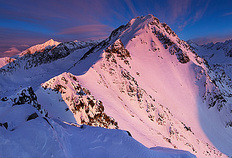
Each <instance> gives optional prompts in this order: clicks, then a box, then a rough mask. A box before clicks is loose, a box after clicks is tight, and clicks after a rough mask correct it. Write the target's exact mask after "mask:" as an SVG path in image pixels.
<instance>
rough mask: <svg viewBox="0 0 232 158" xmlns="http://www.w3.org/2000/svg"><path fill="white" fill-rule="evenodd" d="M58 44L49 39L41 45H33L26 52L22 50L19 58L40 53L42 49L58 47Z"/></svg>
mask: <svg viewBox="0 0 232 158" xmlns="http://www.w3.org/2000/svg"><path fill="white" fill-rule="evenodd" d="M59 44H60V42H57V41H54V40H53V39H50V40H48V41H46V42H45V43H42V44H37V45H34V46H32V47H30V48H28V49H26V50H24V51H23V52H22V53H20V54H19V57H22V56H24V55H25V54H34V53H35V52H37V51H42V50H43V49H46V48H47V47H53V46H57V45H59Z"/></svg>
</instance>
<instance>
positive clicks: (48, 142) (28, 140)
mask: <svg viewBox="0 0 232 158" xmlns="http://www.w3.org/2000/svg"><path fill="white" fill-rule="evenodd" d="M0 104H1V111H0V115H1V118H0V122H1V123H0V140H1V144H0V156H1V157H194V155H192V154H190V153H189V152H186V151H179V150H173V151H172V152H169V151H168V149H165V150H159V149H153V150H151V149H148V148H147V147H145V146H143V145H142V144H140V143H139V142H137V141H136V140H134V139H133V138H132V137H130V136H129V135H128V133H127V132H126V131H122V130H110V129H104V128H97V127H90V126H86V125H84V126H83V125H82V126H78V125H76V124H72V125H70V124H65V123H63V122H61V121H59V120H57V119H51V118H49V117H47V112H46V111H45V110H44V109H43V106H42V105H40V104H39V103H38V102H37V97H36V95H35V93H34V92H33V90H32V88H31V87H29V88H26V89H23V90H22V91H20V92H18V93H17V95H14V96H11V97H9V98H5V100H4V101H0ZM3 109H4V110H3Z"/></svg>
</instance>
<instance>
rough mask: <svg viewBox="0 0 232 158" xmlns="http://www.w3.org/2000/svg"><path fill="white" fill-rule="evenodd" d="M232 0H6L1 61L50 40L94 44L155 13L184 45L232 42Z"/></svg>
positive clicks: (1, 9) (0, 21) (0, 18)
mask: <svg viewBox="0 0 232 158" xmlns="http://www.w3.org/2000/svg"><path fill="white" fill-rule="evenodd" d="M231 6H232V1H231V0H0V57H3V56H12V55H15V54H17V53H19V52H20V51H22V50H24V49H26V48H27V47H29V46H32V45H35V44H38V43H43V42H45V41H47V40H49V39H51V38H52V39H54V40H56V41H61V42H64V41H73V40H80V41H86V40H90V39H92V40H94V39H103V38H106V37H108V36H109V34H110V32H111V31H113V30H114V29H116V28H117V27H119V26H120V25H123V24H126V23H127V22H128V21H129V20H131V19H132V18H135V17H137V16H145V15H147V14H153V15H154V16H156V17H157V18H158V19H160V21H161V22H165V23H167V24H168V25H169V26H170V27H171V28H172V29H173V30H174V31H175V32H176V33H177V35H178V36H179V37H180V38H181V39H183V40H190V39H193V40H195V41H196V42H198V43H207V42H210V41H213V42H215V41H223V40H226V39H230V38H232V7H231Z"/></svg>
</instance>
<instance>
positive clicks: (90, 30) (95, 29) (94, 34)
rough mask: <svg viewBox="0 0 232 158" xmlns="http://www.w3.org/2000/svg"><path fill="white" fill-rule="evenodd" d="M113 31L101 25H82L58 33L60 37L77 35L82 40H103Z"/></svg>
mask: <svg viewBox="0 0 232 158" xmlns="http://www.w3.org/2000/svg"><path fill="white" fill-rule="evenodd" d="M112 30H113V28H112V27H110V26H107V25H103V24H93V25H82V26H76V27H71V28H66V29H64V30H62V31H61V32H59V33H58V34H60V35H78V37H79V38H80V37H82V38H83V39H90V38H105V37H106V36H108V35H109V33H110V32H111V31H112Z"/></svg>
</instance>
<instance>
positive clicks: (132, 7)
mask: <svg viewBox="0 0 232 158" xmlns="http://www.w3.org/2000/svg"><path fill="white" fill-rule="evenodd" d="M124 2H125V3H126V4H127V6H128V8H129V9H130V11H131V12H132V14H133V16H134V17H136V16H138V13H137V11H136V9H135V7H134V4H133V2H132V1H131V0H124Z"/></svg>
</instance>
